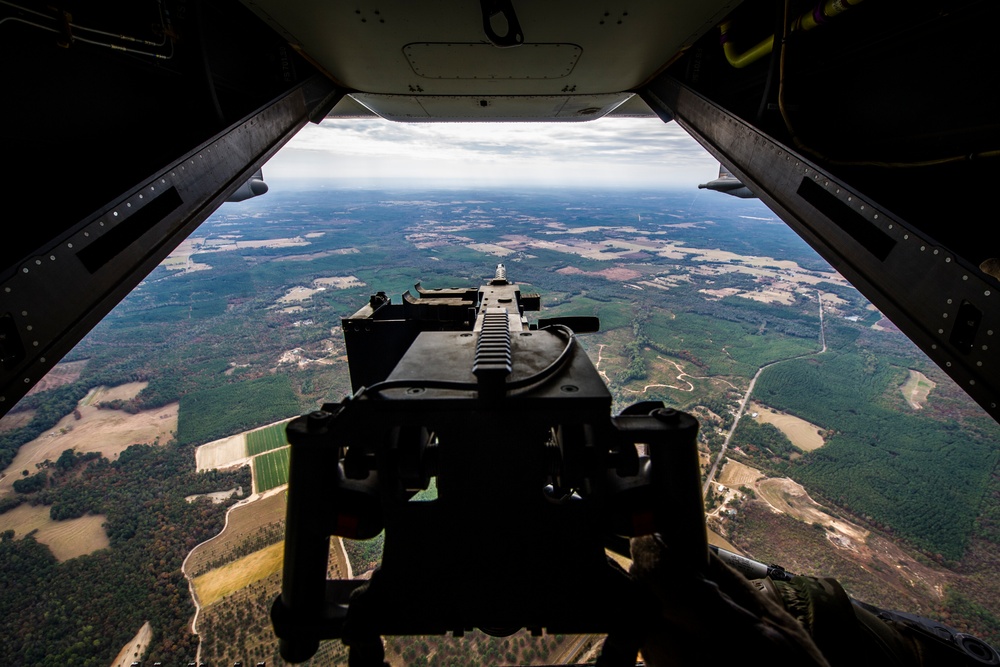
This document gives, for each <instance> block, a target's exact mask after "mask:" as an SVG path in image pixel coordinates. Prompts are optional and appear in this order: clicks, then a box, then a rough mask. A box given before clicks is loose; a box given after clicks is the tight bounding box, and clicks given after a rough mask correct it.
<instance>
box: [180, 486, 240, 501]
mask: <svg viewBox="0 0 1000 667" xmlns="http://www.w3.org/2000/svg"><path fill="white" fill-rule="evenodd" d="M242 493H243V489H241V488H240V487H236V488H233V489H229V490H228V491H213V492H212V493H196V494H194V495H193V496H184V500H186V501H187V502H189V503H193V502H194V501H196V500H198V499H199V498H208V499H209V500H211V501H212V503H213V504H215V505H219V504H221V503H224V502H226V501H227V500H229V499H230V498H232V497H233V496H234V495H235V496H236V497H239V496H240V495H241V494H242Z"/></svg>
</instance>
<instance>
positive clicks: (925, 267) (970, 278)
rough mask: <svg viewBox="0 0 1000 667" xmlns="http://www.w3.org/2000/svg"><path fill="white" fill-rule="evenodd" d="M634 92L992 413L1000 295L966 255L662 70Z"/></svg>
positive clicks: (998, 371) (998, 366)
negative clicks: (688, 136)
mask: <svg viewBox="0 0 1000 667" xmlns="http://www.w3.org/2000/svg"><path fill="white" fill-rule="evenodd" d="M642 95H643V98H644V99H645V100H646V102H647V103H648V104H649V105H650V106H651V107H653V108H654V110H655V111H656V112H657V113H658V114H659V115H660V117H661V118H663V119H664V120H665V121H666V120H671V119H672V120H675V121H676V122H677V123H678V124H679V125H680V126H681V127H683V128H684V129H685V130H687V131H688V132H689V133H690V134H691V135H692V136H693V137H694V138H695V139H696V140H697V141H698V142H699V143H701V145H702V146H704V148H705V149H706V150H707V151H708V152H710V153H711V154H712V155H714V156H715V157H716V158H717V159H718V160H719V161H720V162H721V163H722V164H724V165H725V166H726V167H728V168H729V169H730V170H731V171H732V173H733V174H734V175H736V177H737V178H739V180H740V181H742V182H743V183H744V184H745V185H746V186H747V187H749V188H750V189H751V190H752V191H753V192H754V193H755V194H756V195H757V196H759V197H760V199H761V201H763V202H764V203H765V204H766V205H767V206H768V207H769V208H770V209H771V210H772V211H774V212H775V213H776V214H777V215H778V216H779V217H780V218H781V219H782V220H784V222H785V223H787V224H788V225H789V226H790V227H791V228H792V229H793V230H795V232H797V233H798V234H799V235H800V236H801V237H802V238H803V239H805V241H806V242H808V243H809V244H810V245H811V246H812V247H813V248H814V249H815V250H816V251H817V252H818V253H819V254H820V255H822V256H823V257H824V258H825V259H826V260H827V261H828V262H830V264H832V265H833V267H834V268H835V269H837V271H839V272H840V273H841V274H842V275H843V276H844V277H845V278H846V279H847V280H849V281H850V282H851V283H852V284H853V285H854V286H855V287H857V288H858V290H860V291H861V293H862V294H864V295H865V296H866V297H867V298H868V299H869V300H870V301H871V302H872V303H873V304H874V305H875V306H876V307H877V308H878V309H879V310H880V311H882V313H883V314H885V315H886V316H887V317H888V318H889V319H890V320H892V322H893V323H895V324H896V326H898V327H899V328H900V329H901V330H902V331H903V333H905V334H906V335H907V336H908V337H909V338H910V339H911V340H913V342H914V343H916V344H917V345H918V346H919V347H920V348H921V349H922V350H923V351H924V352H925V353H926V354H927V355H928V356H929V357H930V358H931V359H932V360H933V361H934V362H935V363H937V364H938V365H939V366H940V367H941V368H942V369H944V370H945V372H947V373H948V374H949V375H950V376H951V377H952V378H953V379H954V380H955V382H957V383H958V384H959V385H960V386H961V387H962V388H963V389H964V390H965V391H966V392H967V393H968V394H969V395H970V396H972V397H973V398H974V399H975V400H976V401H977V402H978V403H979V404H980V405H981V406H982V407H983V408H985V409H986V411H987V412H989V414H990V415H991V416H992V417H993V418H994V419H998V420H1000V409H998V407H997V404H998V402H1000V398H998V389H1000V387H998V384H1000V380H998V378H1000V363H998V359H997V355H996V353H995V348H996V347H997V346H998V345H1000V311H998V308H997V301H998V299H1000V294H997V293H996V292H997V290H996V288H995V287H993V286H992V285H991V284H989V283H987V282H985V281H984V280H983V279H982V278H981V277H980V276H981V275H982V274H981V272H980V271H979V270H978V269H977V267H976V266H975V264H974V263H972V262H969V261H967V260H966V259H965V258H963V257H962V256H960V255H959V254H957V253H956V252H954V251H953V250H952V249H949V248H948V247H945V246H944V245H941V244H940V243H936V242H935V240H934V239H931V238H927V237H926V235H922V234H921V233H919V232H918V231H917V228H916V226H915V225H913V224H910V223H908V222H907V220H905V219H902V218H901V217H900V216H898V215H895V214H894V213H893V212H892V211H890V210H886V208H884V207H883V206H880V205H879V202H878V201H875V200H874V199H873V198H872V197H870V196H866V194H865V193H864V192H860V191H858V190H857V189H855V188H853V187H852V186H851V185H850V184H849V183H845V182H843V181H842V180H838V179H837V178H835V177H834V176H832V175H831V174H830V173H829V171H827V170H825V169H824V168H822V167H821V166H820V165H818V164H816V163H815V162H814V161H810V160H809V159H807V158H805V157H803V156H802V155H801V154H799V153H797V152H796V151H795V150H793V149H791V148H789V147H788V146H785V145H782V144H781V143H779V142H778V141H775V140H774V139H773V138H772V137H770V136H768V135H767V134H765V133H763V132H761V131H760V130H759V129H757V128H755V127H754V126H752V125H750V124H748V123H747V122H745V121H743V120H741V119H740V118H739V117H737V116H736V115H734V114H732V113H730V112H728V111H727V110H726V109H724V108H722V107H721V106H719V105H717V104H715V103H714V102H712V101H711V100H709V99H708V98H706V97H704V96H702V95H700V94H699V93H697V92H695V91H694V90H692V89H691V88H689V87H687V86H686V85H684V84H683V83H681V82H679V81H677V80H676V79H673V78H670V77H662V78H661V79H658V80H657V81H655V82H654V83H653V84H651V85H650V86H649V87H648V88H646V89H645V90H644V91H643V92H642Z"/></svg>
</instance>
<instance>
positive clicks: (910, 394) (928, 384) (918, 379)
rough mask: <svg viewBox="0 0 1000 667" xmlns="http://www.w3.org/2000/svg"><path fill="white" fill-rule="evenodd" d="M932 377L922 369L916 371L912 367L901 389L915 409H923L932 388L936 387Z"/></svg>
mask: <svg viewBox="0 0 1000 667" xmlns="http://www.w3.org/2000/svg"><path fill="white" fill-rule="evenodd" d="M936 386H937V384H935V383H934V382H933V381H932V380H931V379H929V378H928V377H927V376H926V375H924V374H923V373H921V372H920V371H915V370H913V369H912V368H911V369H910V376H909V377H908V378H907V379H906V382H904V383H903V386H902V387H900V388H899V389H900V391H901V392H903V398H905V399H906V402H907V403H909V405H910V407H911V408H913V409H914V410H922V409H923V408H924V405H926V404H927V399H928V396H929V394H930V393H931V390H932V389H934V387H936Z"/></svg>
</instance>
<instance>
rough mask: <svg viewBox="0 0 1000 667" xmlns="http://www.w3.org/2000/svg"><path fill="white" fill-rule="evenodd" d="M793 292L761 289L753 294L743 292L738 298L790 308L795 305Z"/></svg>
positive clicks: (789, 290)
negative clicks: (778, 304)
mask: <svg viewBox="0 0 1000 667" xmlns="http://www.w3.org/2000/svg"><path fill="white" fill-rule="evenodd" d="M793 292H794V290H793V289H788V290H780V289H761V290H756V291H754V292H743V293H742V294H740V296H741V297H743V298H744V299H751V300H753V301H760V302H761V303H780V304H783V305H785V306H790V305H792V304H793V303H795V295H794V294H793Z"/></svg>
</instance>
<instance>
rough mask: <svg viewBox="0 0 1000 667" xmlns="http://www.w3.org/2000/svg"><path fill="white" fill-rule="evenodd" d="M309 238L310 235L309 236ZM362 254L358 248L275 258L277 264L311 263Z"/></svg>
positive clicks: (335, 249)
mask: <svg viewBox="0 0 1000 667" xmlns="http://www.w3.org/2000/svg"><path fill="white" fill-rule="evenodd" d="M307 236H308V235H307ZM359 252H361V251H360V250H358V249H357V248H334V249H333V250H323V251H320V252H311V253H307V254H303V255H284V256H282V257H275V258H274V261H275V262H310V261H313V260H316V259H323V258H324V257H336V256H339V255H355V254H357V253H359Z"/></svg>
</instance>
